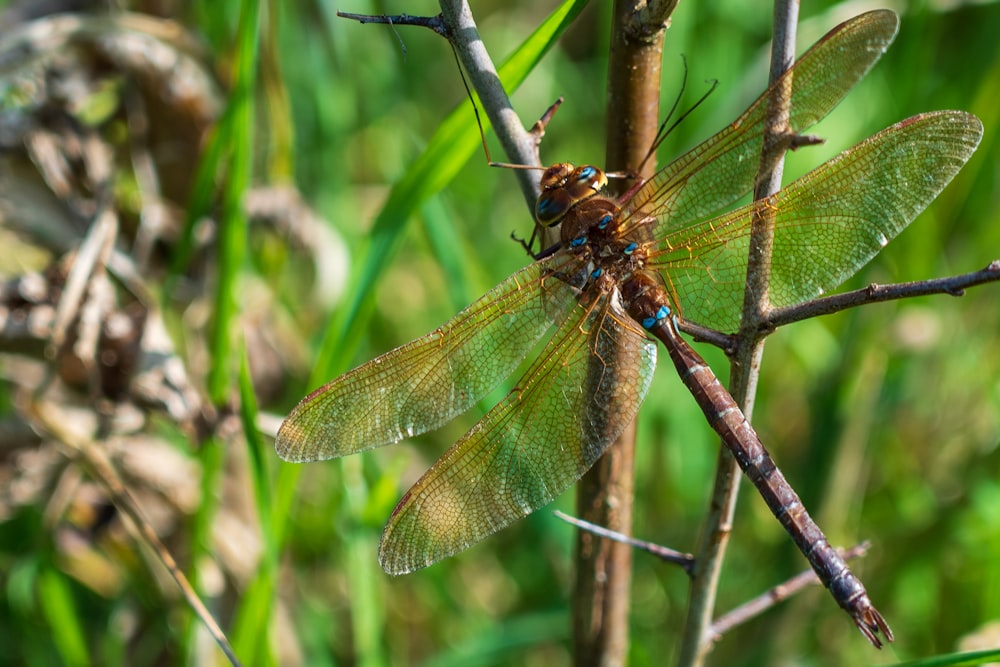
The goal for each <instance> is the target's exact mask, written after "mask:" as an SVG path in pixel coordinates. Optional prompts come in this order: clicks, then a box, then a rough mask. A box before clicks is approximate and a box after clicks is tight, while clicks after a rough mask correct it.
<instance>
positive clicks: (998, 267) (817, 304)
mask: <svg viewBox="0 0 1000 667" xmlns="http://www.w3.org/2000/svg"><path fill="white" fill-rule="evenodd" d="M997 281H1000V259H997V260H994V261H993V262H991V263H990V264H989V265H987V266H986V267H985V268H983V269H980V270H979V271H973V272H971V273H963V274H960V275H957V276H949V277H947V278H932V279H930V280H917V281H913V282H908V283H895V284H892V285H876V284H871V285H869V286H868V287H863V288H861V289H859V290H854V291H853V292H844V293H843V294H833V295H830V296H827V297H823V298H822V299H813V300H812V301H807V302H805V303H800V304H796V305H794V306H788V307H787V308H775V309H773V310H772V311H771V312H770V313H768V315H767V317H765V318H764V319H763V320H762V321H761V322H760V323H759V324H758V326H759V327H760V328H759V331H761V332H765V331H772V330H774V329H776V328H777V327H780V326H784V325H786V324H791V323H792V322H798V321H799V320H804V319H808V318H810V317H816V316H818V315H828V314H830V313H836V312H839V311H841V310H846V309H847V308H855V307H857V306H864V305H867V304H870V303H881V302H882V301H893V300H895V299H908V298H912V297H915V296H927V295H928V294H948V295H951V296H963V295H964V294H965V290H966V288H968V287H974V286H976V285H982V284H985V283H990V282H997Z"/></svg>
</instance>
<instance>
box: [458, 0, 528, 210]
mask: <svg viewBox="0 0 1000 667" xmlns="http://www.w3.org/2000/svg"><path fill="white" fill-rule="evenodd" d="M440 6H441V16H442V18H443V19H444V21H445V24H446V25H447V26H448V35H449V39H450V40H451V44H452V46H453V47H454V48H455V53H456V54H457V55H458V59H459V61H461V63H462V67H464V68H465V71H466V73H467V74H468V75H469V81H470V82H471V83H472V88H473V89H474V90H475V91H476V93H477V94H478V95H479V99H480V101H481V102H482V104H483V110H484V111H485V112H486V117H487V118H489V119H490V124H491V125H492V126H493V130H494V131H495V132H496V134H497V138H498V139H499V140H500V145H501V146H503V149H504V152H505V153H506V154H507V159H508V160H510V161H511V162H513V163H515V164H521V165H528V166H540V165H541V159H540V158H539V154H538V141H539V139H540V136H539V135H538V134H535V133H532V132H529V131H527V130H525V129H524V124H523V123H522V122H521V119H520V118H519V117H518V115H517V113H516V112H515V111H514V107H513V106H512V105H511V103H510V98H509V97H508V96H507V91H506V90H504V87H503V84H502V83H501V81H500V76H499V74H497V69H496V66H495V65H494V64H493V60H492V59H491V58H490V54H489V52H488V51H487V50H486V46H485V45H484V44H483V40H482V39H481V38H480V37H479V30H478V28H476V22H475V20H474V19H473V17H472V11H471V10H470V9H469V5H468V2H465V1H464V0H441V2H440ZM514 175H515V177H516V178H517V180H518V184H519V185H520V187H521V192H522V193H523V194H524V198H525V201H526V202H527V203H528V207H529V209H530V210H531V211H534V210H535V201H536V200H537V199H538V195H539V194H540V193H541V190H539V188H538V179H539V176H540V174H539V173H538V172H535V171H525V170H515V172H514Z"/></svg>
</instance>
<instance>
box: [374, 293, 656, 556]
mask: <svg viewBox="0 0 1000 667" xmlns="http://www.w3.org/2000/svg"><path fill="white" fill-rule="evenodd" d="M608 304H609V299H608V298H607V296H606V295H604V296H601V297H600V300H599V302H598V303H596V304H593V307H587V306H584V305H582V304H581V305H578V306H577V307H576V308H575V309H574V310H573V312H572V313H571V315H570V316H569V317H567V318H566V320H565V321H564V322H563V323H562V325H560V327H559V329H558V330H557V332H556V333H555V335H554V336H553V338H552V340H551V341H550V342H549V343H548V345H547V346H546V348H545V350H544V352H543V353H542V354H541V355H540V356H539V358H538V359H537V360H536V361H535V363H534V364H533V365H532V366H531V368H530V369H529V370H528V371H527V372H526V373H525V375H524V377H523V378H521V381H520V382H519V384H518V386H517V387H516V388H515V389H514V390H513V391H511V393H510V394H508V395H507V397H506V398H505V399H504V400H503V401H502V402H500V403H499V404H498V405H497V406H496V407H494V408H493V409H492V410H491V411H490V412H489V413H488V414H487V415H486V416H485V417H483V419H482V420H481V421H480V422H479V423H478V424H476V425H475V426H474V427H473V428H472V429H471V430H470V431H469V432H468V433H467V434H466V435H465V436H464V437H463V438H462V439H461V440H459V441H458V442H457V443H455V445H453V446H452V447H451V449H449V450H448V451H447V452H446V453H445V454H444V456H442V457H441V458H440V459H439V460H438V462H437V463H435V464H434V467H432V468H431V469H430V470H428V471H427V473H426V474H425V475H424V476H423V477H422V478H421V479H420V480H419V481H418V482H417V483H416V484H414V485H413V488H411V489H410V490H409V491H408V492H407V493H406V495H405V496H404V497H403V499H402V500H401V501H400V502H399V505H397V507H396V509H395V511H394V512H393V514H392V517H391V518H390V519H389V523H388V525H387V526H386V529H385V533H384V535H383V536H382V543H381V545H380V547H379V561H380V562H381V563H382V567H383V568H384V569H385V570H386V571H387V572H390V573H392V574H403V573H405V572H410V571H412V570H415V569H418V568H421V567H424V566H427V565H430V564H431V563H435V562H437V561H439V560H441V559H442V558H445V557H447V556H450V555H452V554H455V553H457V552H459V551H462V550H463V549H466V548H467V547H469V546H471V545H473V544H475V543H476V542H479V541H480V540H482V539H484V538H486V537H488V536H489V535H492V534H493V533H495V532H497V531H498V530H501V529H502V528H504V527H506V526H508V525H509V524H511V523H513V522H514V521H516V520H517V519H520V518H521V517H524V516H527V515H528V514H530V513H532V512H534V511H535V510H537V509H538V508H540V507H542V506H544V505H546V504H547V503H549V502H550V501H552V500H553V499H554V498H555V497H556V496H557V495H559V494H560V493H562V492H563V491H564V490H565V489H567V488H568V487H569V486H570V485H571V484H573V482H575V481H576V480H577V479H579V478H580V476H581V475H583V473H584V472H586V471H587V470H588V469H589V468H590V467H591V465H593V463H594V461H596V460H597V459H598V457H600V456H601V454H602V453H604V450H605V449H607V447H608V445H609V444H610V443H612V442H613V441H614V440H615V438H617V437H618V435H619V434H620V433H621V431H622V430H623V429H624V428H625V427H626V426H627V425H628V424H629V423H630V422H631V421H632V419H633V418H634V417H635V414H636V412H637V411H638V409H639V405H640V404H641V403H642V401H643V399H644V398H645V396H646V392H647V391H648V389H649V383H650V380H651V379H652V375H653V369H654V367H655V365H656V346H655V344H654V343H653V342H651V341H649V340H648V339H647V338H646V337H645V336H644V335H643V334H642V333H640V332H639V331H638V330H637V329H636V328H635V325H634V323H631V320H628V317H627V316H626V315H625V314H624V313H611V312H610V311H609V308H610V307H609V305H608Z"/></svg>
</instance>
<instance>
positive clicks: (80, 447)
mask: <svg viewBox="0 0 1000 667" xmlns="http://www.w3.org/2000/svg"><path fill="white" fill-rule="evenodd" d="M28 414H30V415H31V417H32V421H33V423H34V424H35V425H36V426H38V427H40V428H42V429H43V430H44V431H45V432H47V433H49V434H51V436H52V437H53V438H54V439H56V440H57V441H58V442H60V443H62V444H63V445H65V446H66V447H67V448H69V450H70V451H71V455H72V456H73V457H74V458H76V459H77V460H78V461H79V462H80V463H81V464H82V465H83V466H84V468H85V469H86V470H88V471H89V472H90V473H91V475H92V476H93V477H94V479H95V480H96V481H97V482H98V483H100V484H101V486H103V487H104V489H105V491H107V493H108V495H109V496H110V498H111V501H112V502H113V503H114V505H115V507H117V508H118V509H119V510H121V511H122V512H123V513H124V514H125V515H126V516H127V517H128V518H129V519H131V521H132V523H133V524H134V525H135V528H136V530H137V531H138V532H139V536H140V538H141V540H142V541H143V542H145V543H146V544H147V545H148V546H149V547H150V549H152V550H153V552H154V553H155V554H156V555H157V557H158V558H159V559H160V561H161V562H162V563H163V566H164V567H165V568H167V571H168V572H169V573H170V576H171V577H172V578H173V580H174V582H175V583H176V584H177V587H178V588H179V589H180V591H181V594H182V595H183V596H184V599H185V600H186V601H187V603H188V605H189V606H190V607H191V609H192V610H193V611H194V612H195V614H196V615H197V616H198V618H199V619H200V620H201V622H202V624H204V626H205V628H206V629H207V630H208V632H209V634H211V635H212V638H213V639H215V641H216V643H217V644H218V645H219V648H220V649H221V650H222V652H223V653H224V654H225V656H226V658H227V659H228V660H229V662H230V664H232V665H235V666H236V667H239V665H240V661H239V659H238V658H237V657H236V653H235V652H234V651H233V647H232V645H231V644H230V643H229V639H228V638H227V637H226V633H225V632H223V630H222V628H221V627H219V624H218V623H217V622H216V621H215V618H214V617H213V616H212V613H211V612H210V611H209V610H208V608H207V607H206V606H205V603H204V602H202V601H201V598H200V597H198V593H197V592H196V591H195V590H194V587H193V586H191V583H190V582H189V581H188V579H187V577H186V576H185V575H184V572H182V571H181V569H180V567H179V566H178V565H177V562H176V561H175V560H174V558H173V556H172V555H171V554H170V551H169V550H168V549H167V547H166V545H164V544H163V542H161V541H160V538H159V537H158V536H157V534H156V531H154V530H153V527H152V526H151V525H150V523H149V521H148V520H147V519H146V517H145V516H144V515H143V513H142V510H140V509H139V506H138V504H137V503H136V502H135V499H134V498H133V497H132V494H130V493H129V491H128V489H127V488H126V487H125V485H124V484H123V483H122V481H121V478H120V477H119V476H118V473H117V472H116V471H115V468H114V466H113V465H112V463H111V461H110V460H108V457H107V455H106V454H105V453H104V451H103V450H102V449H101V448H100V447H99V446H98V445H97V444H96V443H95V442H93V441H92V440H90V439H87V438H84V437H82V436H80V435H77V434H75V433H73V432H71V431H70V430H69V429H67V428H66V427H65V426H64V421H65V420H64V419H63V418H62V417H61V415H60V414H58V413H57V412H56V411H55V410H54V409H52V408H51V407H50V406H49V405H48V404H47V403H45V402H43V401H34V402H33V403H32V404H31V405H30V406H29V409H28Z"/></svg>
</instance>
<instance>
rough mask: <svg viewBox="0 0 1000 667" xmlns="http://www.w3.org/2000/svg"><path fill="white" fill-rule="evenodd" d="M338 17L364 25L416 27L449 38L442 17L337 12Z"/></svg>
mask: <svg viewBox="0 0 1000 667" xmlns="http://www.w3.org/2000/svg"><path fill="white" fill-rule="evenodd" d="M337 16H339V17H340V18H342V19H351V20H353V21H357V22H358V23H360V24H362V25H364V24H366V23H388V24H389V25H394V26H395V25H415V26H419V27H421V28H429V29H431V30H433V31H434V32H436V33H437V34H439V35H441V36H442V37H445V38H447V37H448V27H447V26H446V25H445V22H444V20H443V19H442V17H441V15H440V14H438V15H437V16H410V15H409V14H396V15H395V16H387V15H385V14H377V15H368V14H351V13H349V12H341V11H338V12H337Z"/></svg>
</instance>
